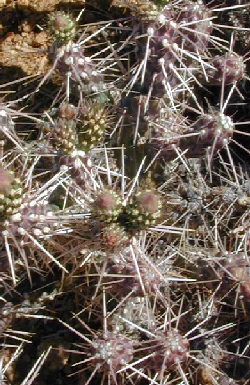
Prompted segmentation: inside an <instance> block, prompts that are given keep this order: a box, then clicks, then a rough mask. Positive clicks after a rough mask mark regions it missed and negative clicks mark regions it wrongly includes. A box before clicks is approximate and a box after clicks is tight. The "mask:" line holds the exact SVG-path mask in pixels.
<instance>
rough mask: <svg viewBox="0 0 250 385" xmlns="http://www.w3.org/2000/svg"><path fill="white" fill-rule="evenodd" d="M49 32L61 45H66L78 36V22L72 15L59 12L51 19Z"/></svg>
mask: <svg viewBox="0 0 250 385" xmlns="http://www.w3.org/2000/svg"><path fill="white" fill-rule="evenodd" d="M48 27H49V32H50V34H51V36H52V37H53V38H54V39H55V40H56V41H57V42H58V43H59V44H60V45H66V44H68V43H69V42H70V41H71V40H73V39H74V37H75V34H76V22H75V20H74V19H73V18H72V16H71V15H69V14H68V15H67V14H66V13H65V12H62V11H57V12H55V13H52V14H51V15H50V17H49V23H48Z"/></svg>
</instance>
